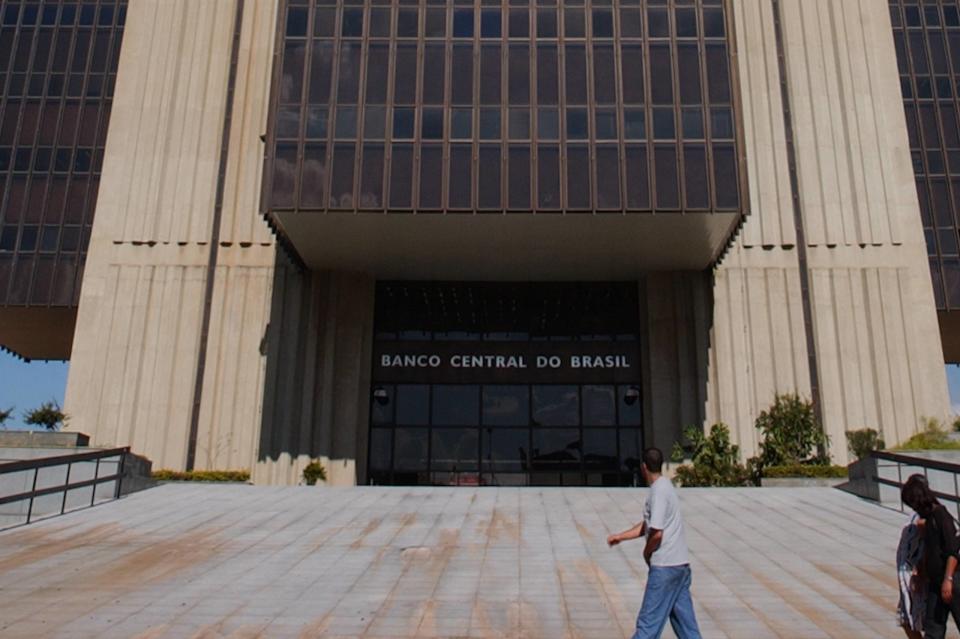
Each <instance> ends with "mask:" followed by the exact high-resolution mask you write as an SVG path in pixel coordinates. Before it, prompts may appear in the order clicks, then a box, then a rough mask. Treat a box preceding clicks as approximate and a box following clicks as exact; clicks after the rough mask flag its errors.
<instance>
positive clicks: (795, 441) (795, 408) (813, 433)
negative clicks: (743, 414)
mask: <svg viewBox="0 0 960 639" xmlns="http://www.w3.org/2000/svg"><path fill="white" fill-rule="evenodd" d="M756 427H757V429H759V430H760V432H761V433H763V442H762V443H761V444H760V460H759V462H760V465H761V466H788V465H792V464H820V465H822V464H827V463H828V462H829V460H828V458H827V455H826V450H827V445H828V444H829V440H828V438H827V435H826V433H824V432H823V428H822V427H821V426H820V421H819V420H818V419H817V416H816V413H814V410H813V404H812V403H811V402H809V401H807V400H805V399H802V398H801V397H800V396H799V395H797V394H795V393H787V394H785V395H780V394H777V395H776V397H775V398H774V401H773V405H772V406H770V408H768V409H767V410H765V411H763V412H762V413H760V416H759V417H757V421H756Z"/></svg>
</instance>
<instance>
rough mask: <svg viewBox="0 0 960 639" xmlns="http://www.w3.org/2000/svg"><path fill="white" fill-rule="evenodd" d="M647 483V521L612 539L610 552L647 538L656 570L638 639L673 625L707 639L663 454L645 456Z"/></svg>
mask: <svg viewBox="0 0 960 639" xmlns="http://www.w3.org/2000/svg"><path fill="white" fill-rule="evenodd" d="M642 469H643V478H644V479H645V480H646V482H647V486H649V487H650V496H649V497H647V504H646V506H645V507H644V509H643V521H642V522H641V523H639V524H637V525H636V526H634V527H633V528H631V529H630V530H625V531H623V532H622V533H617V534H615V535H610V536H609V537H607V543H608V544H610V546H616V545H617V544H619V543H620V542H621V541H628V540H630V539H637V538H638V537H642V536H644V535H646V537H647V544H646V546H645V547H644V549H643V558H644V559H645V560H646V562H647V565H648V566H650V574H649V576H648V577H647V588H646V590H645V591H644V593H643V605H642V606H641V607H640V614H639V615H637V631H636V633H634V635H633V639H657V638H658V637H660V635H661V634H662V633H663V628H664V626H665V625H666V624H667V619H669V620H670V625H671V626H673V632H674V633H676V635H677V637H678V638H679V639H701V636H700V628H699V627H698V626H697V617H696V615H695V614H694V612H693V599H691V598H690V555H689V552H688V551H687V538H686V534H685V533H684V531H683V518H682V517H681V515H680V500H679V499H678V498H677V491H676V489H675V488H674V487H673V483H671V481H670V480H669V479H667V478H666V477H664V476H663V475H661V474H660V473H661V471H662V469H663V453H662V452H660V450H659V449H657V448H648V449H647V450H645V451H644V452H643V467H642Z"/></svg>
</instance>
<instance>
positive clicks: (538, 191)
mask: <svg viewBox="0 0 960 639" xmlns="http://www.w3.org/2000/svg"><path fill="white" fill-rule="evenodd" d="M282 10H283V13H282V16H283V17H282V19H281V25H280V30H281V38H279V44H278V47H279V53H280V55H278V68H277V72H276V73H277V75H278V76H279V82H278V89H277V90H276V91H275V97H274V112H275V114H276V117H272V118H271V122H270V126H269V144H268V163H267V166H268V168H267V178H268V179H267V184H268V185H269V186H268V188H267V194H266V198H265V200H266V203H267V208H270V209H278V210H280V209H310V210H345V211H371V212H384V211H390V212H401V211H417V212H457V211H484V212H504V211H510V212H529V211H533V210H537V211H557V212H560V211H596V210H609V211H644V212H652V211H684V210H691V211H693V210H702V211H709V210H733V211H736V210H739V208H740V204H741V193H740V186H739V183H740V182H741V179H740V177H739V176H740V175H741V174H742V170H743V169H742V167H740V166H737V164H738V162H739V160H738V158H739V153H738V152H737V142H736V135H737V131H736V127H735V126H734V122H735V121H736V118H735V114H734V104H733V97H732V96H733V95H734V87H733V86H732V83H733V82H734V71H733V69H732V65H731V62H730V51H729V48H728V37H729V33H730V27H729V24H727V17H726V16H725V15H724V14H725V13H726V7H725V5H724V2H722V0H636V1H635V2H626V1H624V2H608V3H604V2H603V1H602V0H601V1H598V2H592V1H590V0H587V1H586V2H584V3H583V4H573V3H569V4H566V5H563V6H559V7H558V6H557V5H556V4H553V5H550V4H547V3H541V4H538V5H527V4H526V3H524V4H520V3H513V4H510V5H507V4H503V5H501V4H500V3H489V2H488V1H487V0H480V1H479V2H469V3H466V2H461V1H460V0H456V1H455V2H453V3H452V4H449V5H448V4H445V3H437V2H429V3H427V4H414V3H409V2H401V3H396V2H395V3H393V4H390V3H378V2H371V1H370V0H368V1H367V2H365V3H363V4H361V3H359V2H357V3H349V4H348V3H341V4H339V5H335V4H334V3H332V2H331V3H329V4H316V3H311V2H308V1H307V0H287V1H286V2H285V4H284V7H283V9H282ZM655 14H656V15H662V16H663V17H665V18H666V20H665V21H664V22H663V24H665V25H666V27H667V31H666V32H664V33H660V32H655V31H651V28H650V19H649V18H650V17H651V16H654V15H655ZM414 15H415V16H416V22H415V24H416V27H415V28H413V25H414V22H413V20H412V17H413V16H414ZM384 16H389V22H385V21H384V20H383V19H382V17H384ZM441 16H442V20H441V19H440V17H441ZM524 16H525V17H526V21H525V22H526V30H525V32H524V31H523V29H522V26H523V24H524V20H523V17H524ZM360 17H362V26H360V25H359V22H360V20H359V18H360ZM511 17H513V20H511ZM691 17H692V20H690V18H691ZM574 18H576V19H574ZM628 18H632V20H628ZM331 19H332V21H333V22H332V24H329V23H328V22H329V20H331ZM681 19H682V21H683V25H682V26H681V25H680V24H679V23H678V20H681ZM581 22H582V25H581ZM627 22H630V24H627ZM659 23H660V22H659V21H658V24H659ZM321 24H322V25H324V26H322V27H320V33H321V34H322V35H321V36H315V35H314V33H315V31H316V29H317V27H318V26H319V25H321ZM540 24H543V25H546V26H547V27H548V28H549V31H550V34H551V35H550V36H549V37H548V36H539V35H538V29H539V28H540V27H539V26H538V25H540ZM375 25H376V28H375ZM441 25H442V26H441ZM511 25H513V27H512V26H511ZM518 25H519V27H520V29H519V30H518ZM717 25H719V26H717ZM581 26H582V31H581V30H580V27H581ZM497 27H499V34H497V33H496V32H497V30H498V29H497ZM638 27H639V28H638ZM512 28H513V31H511V29H512ZM691 29H692V31H691ZM681 31H683V32H682V33H681ZM524 33H525V34H526V37H524ZM385 34H386V35H385ZM554 34H555V35H554ZM351 43H352V44H353V45H355V46H358V47H359V64H358V65H351V64H348V61H346V60H344V57H343V52H344V51H345V49H344V45H345V44H347V45H348V46H351ZM318 46H328V47H329V48H330V50H331V51H332V54H331V55H329V56H327V58H326V59H321V60H317V61H315V60H314V56H315V53H316V51H317V50H318V49H317V47H318ZM436 46H442V50H443V52H444V55H443V60H442V61H439V64H443V74H442V80H443V87H442V94H440V95H439V96H433V94H432V93H433V92H431V98H430V99H428V98H427V96H426V95H425V93H424V92H425V91H427V90H429V87H430V86H431V84H430V82H429V81H428V79H427V78H425V77H424V74H425V73H427V70H426V67H427V65H428V64H429V60H428V58H429V59H432V58H433V57H434V56H433V52H434V51H435V49H434V47H436ZM464 46H469V47H470V53H469V54H468V55H469V57H468V58H467V57H466V56H464V55H463V54H464V49H463V47H464ZM380 47H387V48H388V51H389V54H388V59H389V69H388V72H387V73H386V77H385V80H386V91H385V92H384V93H382V94H381V93H380V92H379V91H378V97H377V98H375V99H374V98H373V97H372V96H368V95H367V93H368V89H369V88H370V87H369V86H368V84H369V82H368V77H367V76H368V73H369V72H370V70H371V69H373V68H374V67H373V66H371V65H370V64H369V60H370V58H371V51H372V50H374V49H376V50H377V51H379V50H380V49H379V48H380ZM414 47H415V54H414V53H413V50H411V49H413V48H414ZM678 47H683V48H685V49H686V48H687V47H692V49H691V50H693V51H695V52H696V53H695V59H696V61H697V65H698V68H697V70H696V74H695V75H696V77H698V82H697V85H698V86H697V93H698V94H699V97H700V99H699V102H691V101H689V100H682V99H681V94H682V92H683V87H682V86H681V69H680V62H679V60H678V51H679V49H678ZM372 48H373V49H372ZM408 48H409V49H408ZM634 48H636V50H637V51H639V52H640V54H641V56H642V60H641V61H642V64H641V65H640V66H641V67H642V75H641V76H640V78H641V82H639V83H642V84H643V85H644V86H643V87H640V96H639V98H637V97H634V96H631V97H632V99H631V97H628V96H625V95H624V90H625V89H626V88H627V84H628V83H629V79H628V78H627V77H626V75H625V74H624V66H625V62H626V65H627V66H629V65H630V64H631V60H627V61H625V60H624V55H625V53H627V52H633V50H634ZM494 50H498V51H499V55H498V56H497V55H496V54H494V55H495V56H496V62H495V65H494V68H493V69H488V66H489V62H490V55H491V53H490V52H492V51H494ZM651 50H656V51H660V50H663V51H665V52H667V55H668V56H669V62H670V73H669V79H668V80H666V81H667V83H668V84H669V85H670V90H669V93H671V94H672V95H671V96H670V99H667V100H656V99H654V98H655V97H656V96H653V95H651V89H652V87H653V82H654V77H653V72H652V70H651V67H652V66H653V64H652V63H651ZM611 54H612V55H611ZM455 55H456V61H457V62H459V66H462V65H463V64H464V62H465V60H467V59H469V61H470V63H471V65H472V68H471V69H470V70H469V73H470V75H471V78H470V80H471V82H470V87H469V93H470V94H471V95H470V96H469V97H470V100H469V101H465V100H463V99H460V96H454V95H453V92H454V85H455V84H457V85H458V86H461V85H460V83H457V82H456V80H455V77H456V76H455V74H456V72H457V70H456V69H455V68H454V65H455ZM601 55H606V56H608V57H609V58H610V62H611V63H612V66H613V68H612V69H609V66H607V67H605V68H604V69H602V72H599V73H598V68H599V65H600V64H604V65H607V64H608V62H607V61H606V60H599V59H598V56H601ZM301 56H302V61H301V59H300V57H301ZM571 56H572V57H571ZM551 57H554V58H555V65H556V66H555V67H552V68H548V67H550V66H551V65H552V64H553V61H552V60H550V59H549V58H551ZM523 61H525V62H526V63H527V67H528V69H527V73H526V74H525V75H526V77H525V81H522V80H521V81H520V82H516V81H515V80H516V78H512V77H511V74H512V73H513V74H516V73H517V69H518V68H520V67H519V66H518V64H522V62H523ZM411 64H415V68H416V74H415V76H414V78H413V81H412V83H410V84H412V87H410V88H412V89H413V91H412V94H411V92H410V91H409V89H408V87H407V85H408V82H407V81H406V77H405V76H406V74H407V73H408V72H409V71H410V69H409V67H410V66H411ZM711 64H712V65H713V67H714V68H712V69H711V68H710V65H711ZM315 65H316V66H318V67H322V69H323V73H322V74H320V75H319V76H318V74H317V69H315V68H314V66H315ZM437 66H439V65H437ZM458 68H459V67H458ZM488 71H489V73H488ZM711 71H712V73H711ZM611 72H612V77H608V76H610V74H611ZM521 73H522V72H521ZM543 73H547V75H546V76H544V78H541V74H543ZM554 73H555V75H556V77H555V78H551V77H549V76H550V75H553V74H554ZM314 76H317V77H320V78H322V79H323V82H324V84H325V85H327V86H329V87H330V95H329V99H324V98H318V99H316V100H311V94H312V93H319V92H316V91H315V90H314V88H313V82H311V78H312V77H314ZM496 76H499V77H496ZM401 77H403V78H404V82H402V83H400V84H399V85H398V82H399V80H400V78H401ZM344 78H346V79H347V80H349V81H350V82H353V81H354V78H355V83H356V89H353V85H352V84H351V85H349V86H350V88H351V91H350V95H349V96H345V95H338V94H337V91H338V89H342V88H343V86H344V85H343V84H342V80H343V79H344ZM711 78H713V79H711ZM716 78H721V79H722V82H723V84H724V85H725V86H723V87H722V89H718V90H716V94H717V95H713V96H712V95H711V93H714V91H713V84H715V83H716ZM542 80H543V81H544V83H545V82H546V81H547V80H555V84H554V86H553V87H551V90H550V92H549V93H550V95H539V93H540V90H539V89H540V88H541V81H542ZM574 80H575V82H574V84H575V85H576V86H574V85H571V84H570V82H571V81H574ZM314 82H315V80H314ZM611 83H612V93H611V94H609V95H607V94H606V93H605V94H604V96H598V95H597V90H598V87H599V86H600V85H601V84H602V85H604V90H605V91H608V89H609V85H610V84H611ZM639 83H637V84H639ZM398 86H399V87H403V91H399V90H398ZM461 88H462V86H461ZM516 89H519V90H520V91H519V93H521V95H519V96H518V95H511V91H512V90H516ZM497 92H499V96H497V95H495V94H496V93H497ZM554 92H555V93H556V95H555V96H554V95H552V94H553V93H554ZM635 92H636V91H634V93H635ZM323 93H326V92H325V91H324V92H323ZM488 93H489V94H491V95H487V94H488ZM314 97H316V96H314ZM434 97H439V100H437V99H433V98H434ZM411 98H412V99H411ZM489 98H492V101H491V100H490V99H489ZM371 105H376V106H381V107H383V108H384V109H385V120H386V121H385V126H384V132H383V133H384V134H383V137H382V138H377V141H376V143H375V145H374V146H372V147H371V148H370V153H371V155H370V156H369V157H367V156H366V154H365V148H366V147H368V146H371V144H372V143H371V141H370V140H369V139H365V138H366V135H365V131H366V130H367V122H366V120H367V118H368V116H369V115H370V111H369V110H368V109H367V107H369V106H371ZM311 106H312V107H314V108H316V107H320V108H321V109H324V108H325V109H326V113H327V122H328V126H327V130H326V132H325V133H326V135H325V136H321V137H320V138H313V137H308V136H305V133H306V130H307V128H308V126H307V125H308V117H307V114H308V109H309V108H310V107H311ZM631 107H632V108H631ZM689 107H693V108H694V109H696V108H699V110H700V113H701V123H702V124H701V127H700V129H699V136H698V137H696V138H694V139H688V138H686V137H685V136H684V133H683V128H682V124H683V121H684V120H683V117H684V113H686V112H687V111H688V110H689ZM343 108H355V109H356V122H355V125H356V130H355V131H354V132H353V136H352V137H349V138H348V139H349V141H344V140H341V139H340V137H339V135H338V134H337V133H336V127H335V125H336V123H337V119H338V116H337V114H338V113H339V112H340V111H339V109H343ZM460 108H464V109H467V108H468V109H470V110H469V118H470V128H471V131H470V133H471V135H469V136H459V135H457V136H454V131H453V126H454V121H453V119H454V110H455V109H460ZM625 108H626V109H630V112H631V113H632V112H633V109H639V110H640V113H642V114H643V119H642V124H641V125H640V126H641V127H642V128H645V130H644V131H643V135H641V136H638V137H637V138H636V139H634V138H628V137H627V136H626V132H625V130H624V129H625V126H626V120H625V118H626V117H627V111H625ZM661 108H662V109H663V111H662V112H661V110H660V109H661ZM668 109H669V113H671V114H672V119H673V127H672V128H673V133H671V134H670V135H666V136H657V135H654V133H655V132H656V131H655V128H656V127H655V126H654V125H655V117H654V115H655V112H656V113H657V114H658V115H659V114H661V113H666V112H667V110H668ZM715 111H716V112H718V113H719V117H721V120H722V121H723V122H725V123H726V125H725V127H724V129H723V130H716V129H715V127H714V118H713V117H711V114H712V113H713V112H715ZM291 114H292V115H291ZM378 115H379V112H378ZM436 115H439V127H440V128H439V129H435V128H434V127H433V126H432V122H433V118H434V117H436ZM548 115H549V116H550V117H549V118H547V119H546V120H543V121H542V119H543V118H546V116H548ZM611 116H612V118H613V122H611V121H610V117H611ZM289 117H293V118H296V120H297V126H296V127H293V128H291V127H289V126H279V125H278V122H277V119H278V118H279V119H283V118H289ZM411 117H412V126H411V122H410V121H409V119H410V118H411ZM428 117H429V118H430V122H427V118H428ZM462 117H463V116H462V115H459V112H458V122H459V121H460V118H462ZM498 118H499V133H498V134H496V135H494V136H489V135H488V129H496V124H497V123H496V122H495V120H496V119H498ZM584 118H585V121H584ZM554 119H557V120H558V124H559V127H558V128H559V131H555V133H556V135H546V133H547V131H546V129H547V128H550V126H551V124H552V121H553V120H554ZM524 121H525V123H526V128H527V129H528V131H529V133H527V134H522V135H517V130H518V129H522V128H523V126H522V124H523V123H524ZM601 121H602V122H603V127H604V128H603V130H602V131H598V126H599V124H598V123H600V122H601ZM517 125H520V126H517ZM428 130H429V132H430V134H429V136H425V135H424V134H425V132H427V131H428ZM632 130H639V129H638V128H637V127H636V126H634V127H633V129H632ZM668 133H669V131H668ZM660 137H663V139H659V138H660ZM381 144H382V150H381V148H380V145H381ZM351 146H352V152H351V150H350V147H351ZM468 148H469V153H470V157H469V162H465V161H464V160H465V157H464V155H465V153H466V150H467V149H468ZM454 155H456V164H452V162H453V160H454ZM488 158H490V160H488ZM338 160H339V162H338ZM691 161H693V162H694V168H695V170H691V171H690V172H689V173H688V172H687V170H686V169H687V164H688V163H689V162H691ZM514 162H520V163H521V164H520V166H521V167H522V169H521V170H518V169H517V168H516V166H514V165H513V163H514ZM351 163H352V164H351ZM465 164H468V166H463V165H465ZM331 165H332V166H331ZM368 165H369V166H368ZM511 167H513V168H511ZM468 170H469V175H468V174H467V171H468ZM721 172H723V175H724V176H725V178H727V179H720V178H719V177H718V176H719V175H720V173H721ZM433 176H439V179H438V180H434V179H432V178H433ZM610 176H613V177H612V178H611V177H610ZM729 176H733V178H734V179H733V180H732V181H731V180H730V179H729ZM601 177H602V178H603V181H602V182H601V179H600V178H601ZM437 182H438V183H437ZM658 182H659V186H660V188H659V189H658V188H657V187H658ZM371 184H373V185H376V186H377V187H379V188H376V187H375V188H373V189H370V188H369V185H371ZM454 184H456V185H457V186H456V188H454V186H453V185H454ZM461 184H462V185H464V186H465V185H468V184H469V186H470V193H469V197H468V196H467V194H466V193H461V192H460V191H462V190H463V189H462V188H461V186H460V185H461ZM667 187H669V188H667ZM556 189H559V192H554V191H555V190H556ZM664 189H666V190H664ZM691 193H695V195H691ZM583 194H586V197H585V198H584V197H582V195H583ZM438 198H439V201H438Z"/></svg>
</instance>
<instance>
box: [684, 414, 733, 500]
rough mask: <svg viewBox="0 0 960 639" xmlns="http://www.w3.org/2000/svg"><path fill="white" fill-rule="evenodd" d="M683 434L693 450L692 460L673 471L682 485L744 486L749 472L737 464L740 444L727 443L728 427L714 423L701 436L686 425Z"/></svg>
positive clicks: (699, 432)
mask: <svg viewBox="0 0 960 639" xmlns="http://www.w3.org/2000/svg"><path fill="white" fill-rule="evenodd" d="M684 434H685V437H686V439H687V441H688V442H689V447H690V449H691V450H692V452H693V455H692V463H691V464H689V465H683V466H680V467H678V468H677V470H676V475H675V477H676V480H677V481H678V482H679V483H680V485H681V486H746V485H749V484H751V483H752V482H751V478H750V472H749V471H748V470H747V468H746V467H744V466H743V464H741V463H740V447H739V446H736V445H734V444H731V443H730V429H729V428H727V426H726V425H725V424H714V425H713V426H711V427H710V434H709V435H704V433H703V431H702V430H701V429H699V428H696V427H691V428H688V429H687V430H686V431H685V433H684Z"/></svg>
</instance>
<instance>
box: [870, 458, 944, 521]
mask: <svg viewBox="0 0 960 639" xmlns="http://www.w3.org/2000/svg"><path fill="white" fill-rule="evenodd" d="M870 456H871V457H873V458H874V459H876V460H877V461H878V463H877V470H878V471H879V469H880V463H879V462H880V461H888V462H893V463H892V464H889V465H885V467H887V468H889V467H891V466H893V465H896V467H897V481H894V480H892V479H886V478H884V477H880V475H879V472H878V473H877V475H875V476H874V477H873V479H874V481H876V482H877V483H878V484H880V485H883V486H891V487H893V488H903V484H904V477H903V467H904V466H912V467H914V468H922V469H923V476H924V477H925V478H927V479H929V476H928V471H931V470H938V471H943V472H947V473H951V474H952V475H953V492H952V493H945V492H943V491H939V490H934V489H933V488H931V489H930V492H932V493H933V494H934V496H935V497H936V498H937V499H941V500H944V501H949V502H952V503H953V505H954V507H955V508H956V511H957V517H958V518H960V480H958V478H960V463H954V462H948V461H943V460H940V459H928V458H926V457H915V456H913V455H904V454H900V453H891V452H888V451H880V450H877V451H873V452H872V453H870ZM900 510H901V511H904V510H905V508H904V503H903V499H902V498H901V499H900Z"/></svg>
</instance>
